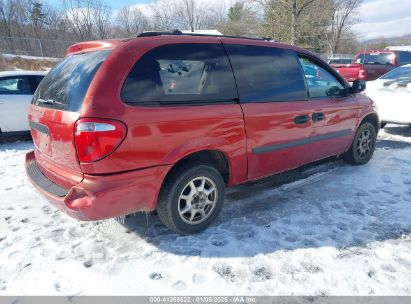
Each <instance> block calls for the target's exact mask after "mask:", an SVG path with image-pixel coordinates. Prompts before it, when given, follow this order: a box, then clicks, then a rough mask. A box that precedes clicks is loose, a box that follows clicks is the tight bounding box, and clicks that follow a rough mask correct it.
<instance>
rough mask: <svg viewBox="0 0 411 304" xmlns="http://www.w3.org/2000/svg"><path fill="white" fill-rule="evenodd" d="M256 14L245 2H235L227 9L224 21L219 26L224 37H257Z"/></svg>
mask: <svg viewBox="0 0 411 304" xmlns="http://www.w3.org/2000/svg"><path fill="white" fill-rule="evenodd" d="M259 22H260V20H258V17H257V13H256V12H255V11H254V10H253V9H252V7H251V6H250V5H249V4H247V3H246V2H245V1H237V2H235V3H234V4H233V5H232V6H231V7H230V8H229V9H228V14H227V18H226V20H225V21H224V22H223V23H222V24H221V25H220V26H219V28H220V29H221V31H222V32H223V33H224V34H226V35H233V36H258V35H259V28H258V25H259Z"/></svg>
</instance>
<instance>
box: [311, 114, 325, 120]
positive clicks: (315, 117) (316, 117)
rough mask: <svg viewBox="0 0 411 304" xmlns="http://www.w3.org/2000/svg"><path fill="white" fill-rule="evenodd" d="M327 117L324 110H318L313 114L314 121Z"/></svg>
mask: <svg viewBox="0 0 411 304" xmlns="http://www.w3.org/2000/svg"><path fill="white" fill-rule="evenodd" d="M324 119H325V115H324V113H323V112H316V113H314V114H313V115H312V120H313V121H320V120H324Z"/></svg>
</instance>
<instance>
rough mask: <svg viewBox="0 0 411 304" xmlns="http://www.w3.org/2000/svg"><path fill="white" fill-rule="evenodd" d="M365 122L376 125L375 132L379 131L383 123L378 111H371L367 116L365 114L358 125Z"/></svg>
mask: <svg viewBox="0 0 411 304" xmlns="http://www.w3.org/2000/svg"><path fill="white" fill-rule="evenodd" d="M365 122H369V123H371V124H372V125H373V126H374V127H375V132H376V133H378V131H379V130H380V126H381V125H380V119H379V117H378V114H377V113H369V114H367V115H366V116H364V117H363V118H362V120H361V122H360V124H359V125H358V127H360V126H361V125H362V124H363V123H365Z"/></svg>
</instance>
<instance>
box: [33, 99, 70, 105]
mask: <svg viewBox="0 0 411 304" xmlns="http://www.w3.org/2000/svg"><path fill="white" fill-rule="evenodd" d="M37 101H38V102H40V103H42V104H46V105H55V104H58V105H64V103H62V102H59V101H57V100H53V99H47V100H46V99H42V98H37Z"/></svg>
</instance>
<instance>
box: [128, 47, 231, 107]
mask: <svg viewBox="0 0 411 304" xmlns="http://www.w3.org/2000/svg"><path fill="white" fill-rule="evenodd" d="M121 98H122V99H123V101H124V102H126V103H132V104H147V103H148V104H176V103H177V104H178V103H182V104H186V103H210V102H226V101H233V100H235V99H236V98H237V89H236V86H235V81H234V76H233V73H232V71H231V67H230V63H229V61H228V58H227V55H226V53H225V51H224V48H223V46H222V45H221V44H174V45H166V46H161V47H158V48H155V49H153V50H151V51H149V52H148V53H147V54H145V55H143V56H142V57H141V58H140V60H139V61H138V62H137V63H136V64H135V65H134V67H133V69H132V70H131V72H130V74H129V75H128V76H127V79H126V81H125V82H124V84H123V88H122V90H121Z"/></svg>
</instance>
